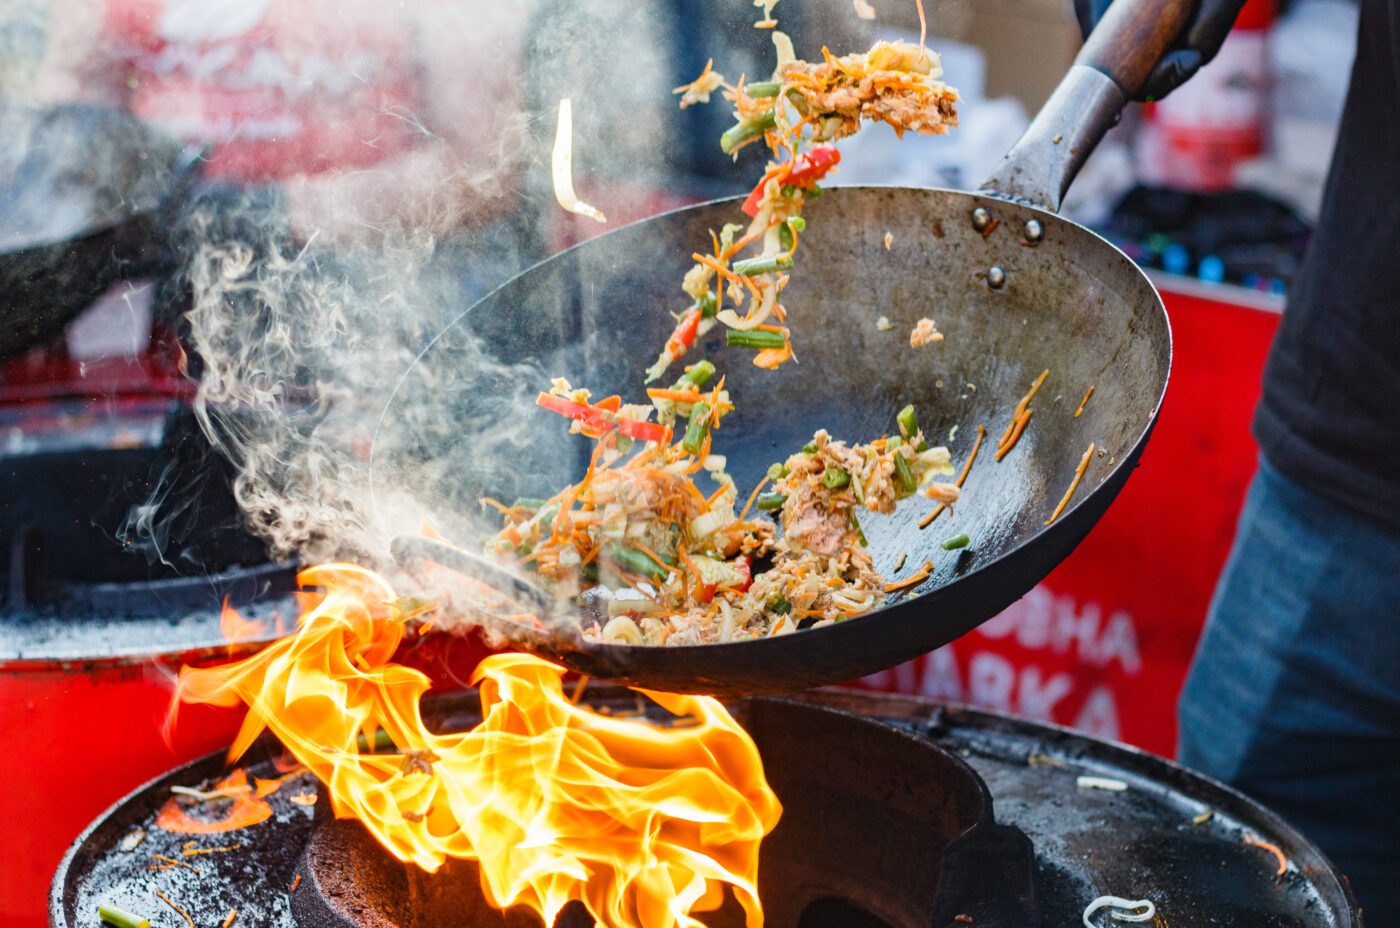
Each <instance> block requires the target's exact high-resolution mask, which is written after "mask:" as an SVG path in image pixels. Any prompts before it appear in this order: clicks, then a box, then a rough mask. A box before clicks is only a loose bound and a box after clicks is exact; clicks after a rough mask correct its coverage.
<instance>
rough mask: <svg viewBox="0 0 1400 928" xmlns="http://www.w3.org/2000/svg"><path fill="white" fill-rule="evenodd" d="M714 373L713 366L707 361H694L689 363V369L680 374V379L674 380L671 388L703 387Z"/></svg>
mask: <svg viewBox="0 0 1400 928" xmlns="http://www.w3.org/2000/svg"><path fill="white" fill-rule="evenodd" d="M714 375H715V366H714V365H713V364H711V363H710V362H709V361H704V360H701V361H696V362H695V363H694V364H693V365H691V368H690V370H688V371H686V372H685V373H684V374H682V375H681V379H680V380H677V381H676V385H675V386H674V387H672V388H671V389H672V390H684V389H685V388H686V387H703V386H704V385H705V384H706V382H708V381H709V379H710V378H711V377H713V376H714Z"/></svg>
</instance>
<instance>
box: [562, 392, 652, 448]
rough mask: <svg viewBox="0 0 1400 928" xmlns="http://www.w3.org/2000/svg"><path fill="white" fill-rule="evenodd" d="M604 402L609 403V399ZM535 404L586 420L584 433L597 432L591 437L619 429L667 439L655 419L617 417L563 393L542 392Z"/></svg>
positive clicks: (639, 436) (642, 438) (642, 436)
mask: <svg viewBox="0 0 1400 928" xmlns="http://www.w3.org/2000/svg"><path fill="white" fill-rule="evenodd" d="M604 402H607V401H606V400H605V401H604ZM535 405H536V406H539V407H541V408H543V409H548V410H549V411H550V412H557V413H558V414H559V415H561V416H564V417H565V418H568V419H574V420H577V421H578V422H581V423H583V427H584V430H585V434H587V433H588V432H593V433H596V434H594V435H593V436H592V437H594V438H597V437H599V436H600V435H603V434H606V433H607V432H611V431H612V430H613V429H616V430H617V431H618V432H620V433H621V434H623V435H626V436H627V437H628V438H635V439H637V440H638V441H665V440H666V427H665V426H663V425H659V424H658V423H655V422H639V421H638V420H636V419H627V418H624V417H620V416H614V415H613V414H612V411H611V410H607V409H600V408H598V407H597V406H588V405H585V404H583V403H575V402H574V401H573V400H566V399H564V398H563V397H562V396H553V395H551V394H549V393H541V394H540V395H539V396H537V397H535Z"/></svg>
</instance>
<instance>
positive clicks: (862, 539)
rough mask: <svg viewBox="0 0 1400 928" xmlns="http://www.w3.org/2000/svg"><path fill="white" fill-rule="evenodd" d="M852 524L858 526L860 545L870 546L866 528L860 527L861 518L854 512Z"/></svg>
mask: <svg viewBox="0 0 1400 928" xmlns="http://www.w3.org/2000/svg"><path fill="white" fill-rule="evenodd" d="M851 524H852V525H854V526H855V528H856V537H857V538H859V539H860V546H861V547H862V548H868V547H870V539H868V538H866V537H865V529H863V528H861V527H860V520H859V519H857V518H856V514H855V513H854V512H853V513H851Z"/></svg>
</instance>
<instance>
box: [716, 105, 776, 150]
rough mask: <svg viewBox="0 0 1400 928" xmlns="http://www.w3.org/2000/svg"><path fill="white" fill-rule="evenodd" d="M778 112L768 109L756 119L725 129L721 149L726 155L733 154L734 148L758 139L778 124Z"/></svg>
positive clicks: (720, 143)
mask: <svg viewBox="0 0 1400 928" xmlns="http://www.w3.org/2000/svg"><path fill="white" fill-rule="evenodd" d="M777 122H778V114H777V113H776V112H774V111H773V110H771V109H770V110H766V111H764V112H763V113H760V114H759V115H758V116H757V117H755V118H754V119H750V120H746V121H744V122H740V123H736V124H735V125H733V126H730V127H729V128H728V129H726V130H724V135H721V136H720V137H719V147H720V151H722V152H724V153H725V154H726V155H732V154H733V153H734V149H736V148H738V147H739V146H740V145H742V144H744V143H745V142H747V141H749V140H750V139H756V138H758V137H759V136H760V135H762V134H763V133H765V132H767V131H768V130H769V129H772V128H773V127H774V126H776V125H777Z"/></svg>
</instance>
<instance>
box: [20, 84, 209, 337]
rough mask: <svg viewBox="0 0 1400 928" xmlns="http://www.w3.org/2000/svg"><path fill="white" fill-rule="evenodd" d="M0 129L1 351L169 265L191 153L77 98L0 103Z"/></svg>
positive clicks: (192, 169)
mask: <svg viewBox="0 0 1400 928" xmlns="http://www.w3.org/2000/svg"><path fill="white" fill-rule="evenodd" d="M0 130H3V132H4V137H5V139H6V140H7V144H6V145H4V146H0V294H3V297H0V359H4V358H8V357H13V356H15V355H18V354H21V353H22V352H24V351H25V350H27V349H29V348H31V347H33V346H35V345H40V344H43V343H45V342H47V341H48V340H50V339H52V338H54V337H55V336H57V335H58V334H59V333H60V332H62V331H63V329H64V327H65V326H66V325H67V324H68V323H69V322H71V321H72V320H73V318H74V317H75V316H77V315H78V314H79V313H80V312H82V310H84V309H85V308H87V306H88V305H89V304H91V303H92V301H93V300H94V299H96V298H97V297H98V296H99V295H101V294H102V293H103V291H105V290H106V289H107V288H108V287H110V286H112V285H113V284H115V283H117V282H118V281H121V280H131V279H136V278H139V277H142V276H147V275H152V274H161V273H168V272H170V271H172V270H174V268H175V263H174V259H173V255H172V253H171V250H170V247H169V243H168V240H167V239H168V232H169V226H170V223H171V218H172V215H173V212H172V211H173V209H174V208H175V206H176V205H177V204H178V202H179V201H180V200H181V198H182V197H184V195H185V194H186V193H187V192H188V188H189V185H190V184H191V182H192V181H193V180H194V179H195V177H196V175H197V169H198V166H199V163H200V157H201V154H202V152H201V151H200V150H199V149H197V148H194V147H191V148H182V147H181V146H180V145H179V144H178V143H176V142H175V141H174V140H172V139H169V138H166V137H165V136H163V135H161V134H159V133H157V132H155V131H154V130H152V129H149V128H147V127H145V126H143V125H142V124H141V123H140V122H138V121H137V120H136V119H134V118H133V117H131V116H129V115H127V114H125V113H122V112H119V111H117V110H114V109H110V108H107V107H101V106H93V105H88V104H62V105H59V106H54V107H50V108H45V109H34V108H25V107H15V106H7V107H3V108H0ZM7 158H13V163H8V164H7V163H5V162H6V159H7Z"/></svg>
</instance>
